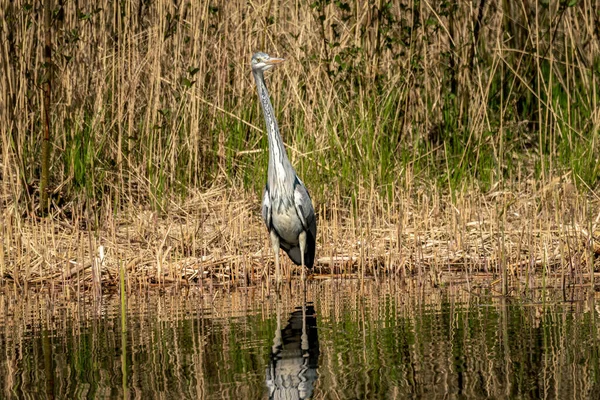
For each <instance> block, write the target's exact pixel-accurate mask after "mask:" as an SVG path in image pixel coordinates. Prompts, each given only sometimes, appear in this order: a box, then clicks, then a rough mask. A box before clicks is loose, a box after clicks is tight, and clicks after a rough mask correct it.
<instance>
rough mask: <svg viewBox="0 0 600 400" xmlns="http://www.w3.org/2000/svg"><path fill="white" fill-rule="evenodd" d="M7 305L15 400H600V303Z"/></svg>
mask: <svg viewBox="0 0 600 400" xmlns="http://www.w3.org/2000/svg"><path fill="white" fill-rule="evenodd" d="M56 297H57V298H56V299H54V300H52V299H51V297H50V296H49V295H48V294H46V293H44V294H39V293H27V294H24V293H18V294H15V292H12V291H11V292H5V293H2V294H1V296H0V398H6V399H12V398H61V399H63V398H64V399H66V398H140V399H150V398H164V399H182V398H208V399H268V398H273V399H298V398H300V399H301V398H314V399H322V398H327V399H389V398H557V399H563V398H599V397H600V384H599V381H600V347H599V343H600V341H599V339H600V331H599V329H598V328H599V325H598V317H599V315H598V313H599V311H600V308H599V307H598V299H597V296H596V293H594V292H593V291H592V292H589V293H587V292H586V291H585V290H584V289H578V291H577V296H576V297H575V296H574V295H573V294H571V296H570V297H568V296H565V295H564V294H563V293H562V292H561V293H560V294H554V293H552V292H551V291H542V290H538V291H535V292H531V293H528V294H527V296H519V298H518V299H517V298H507V299H504V298H501V297H498V296H495V295H494V294H493V293H490V292H488V291H487V290H484V289H479V290H477V289H473V288H472V289H471V290H467V289H466V287H465V286H463V285H460V284H454V285H452V284H449V285H447V286H446V287H444V288H429V287H423V286H420V285H418V284H417V282H409V283H408V284H403V285H400V284H398V283H396V282H393V281H387V282H386V281H384V282H380V283H376V282H371V281H366V282H364V283H363V284H361V283H360V282H358V281H333V280H330V281H325V280H322V281H312V282H310V283H309V286H308V290H307V292H306V294H305V295H303V294H302V291H301V290H300V287H299V286H297V285H295V286H293V287H291V288H290V287H287V288H285V289H284V291H283V292H282V294H281V296H279V297H278V296H273V295H271V296H268V295H267V292H266V289H265V288H263V287H254V288H244V289H236V290H224V289H221V288H220V289H217V288H214V289H213V290H206V289H205V290H204V292H200V291H199V290H197V289H193V290H191V289H190V290H186V291H178V292H175V291H172V292H171V291H166V292H163V293H158V292H153V293H145V294H135V295H134V294H130V295H129V298H128V301H127V315H126V324H125V327H126V329H123V327H124V325H123V323H122V315H121V305H120V300H119V298H118V295H106V296H105V297H104V298H103V300H102V303H101V304H94V303H93V302H91V301H88V300H86V299H81V300H79V301H77V300H73V299H71V300H68V301H67V300H65V299H64V298H62V297H64V296H63V295H57V296H56Z"/></svg>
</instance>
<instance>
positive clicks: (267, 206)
mask: <svg viewBox="0 0 600 400" xmlns="http://www.w3.org/2000/svg"><path fill="white" fill-rule="evenodd" d="M262 217H263V220H264V221H265V224H266V225H267V229H271V199H270V197H269V185H268V184H267V185H265V189H264V190H263V200H262Z"/></svg>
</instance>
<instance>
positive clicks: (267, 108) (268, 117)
mask: <svg viewBox="0 0 600 400" xmlns="http://www.w3.org/2000/svg"><path fill="white" fill-rule="evenodd" d="M252 73H253V75H254V80H255V82H256V88H257V90H258V98H259V100H260V105H261V106H262V110H263V116H264V118H265V124H266V125H267V137H268V139H269V171H268V180H269V186H270V187H274V186H275V182H271V180H272V179H277V180H279V181H280V182H281V181H291V182H293V179H294V177H293V175H294V174H293V172H294V169H293V167H292V164H291V163H290V161H289V159H288V157H287V153H286V151H285V147H284V146H283V140H282V139H281V135H280V134H279V126H278V124H277V119H276V118H275V112H274V110H273V105H272V104H271V100H270V98H269V91H268V90H267V86H266V85H265V80H264V76H263V73H262V71H252ZM290 172H292V173H290Z"/></svg>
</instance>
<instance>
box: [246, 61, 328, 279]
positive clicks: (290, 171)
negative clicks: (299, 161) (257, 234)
mask: <svg viewBox="0 0 600 400" xmlns="http://www.w3.org/2000/svg"><path fill="white" fill-rule="evenodd" d="M283 61H284V60H283V58H276V57H271V56H269V55H268V54H265V53H262V52H258V53H255V54H254V55H253V56H252V74H253V75H254V81H255V82H256V88H257V90H258V99H259V101H260V105H261V107H262V110H263V115H264V118H265V124H266V125H267V136H268V140H269V166H268V170H267V184H266V185H265V189H264V191H263V199H262V217H263V219H264V221H265V224H266V225H267V229H268V230H269V235H270V237H271V246H272V247H273V252H274V253H275V277H276V279H277V284H278V285H279V284H280V283H281V281H282V278H281V271H280V269H279V249H280V248H282V249H283V250H284V251H285V252H286V253H287V255H288V256H289V257H290V259H291V260H292V261H293V262H294V263H295V264H296V265H300V266H301V267H302V281H305V279H306V276H305V271H304V267H307V268H312V267H313V264H314V261H315V239H316V236H317V222H316V219H315V210H314V208H313V205H312V201H311V199H310V195H309V194H308V190H306V186H304V183H302V180H300V178H299V177H298V175H296V171H295V170H294V167H292V164H291V163H290V160H289V159H288V157H287V154H286V151H285V148H284V146H283V141H282V139H281V135H280V133H279V127H278V125H277V119H275V112H274V111H273V106H272V105H271V100H270V99H269V92H268V91H267V87H266V85H265V79H264V72H265V71H267V70H269V69H271V68H273V67H274V66H275V65H277V64H280V63H282V62H283Z"/></svg>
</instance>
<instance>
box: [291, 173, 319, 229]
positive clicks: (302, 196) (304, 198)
mask: <svg viewBox="0 0 600 400" xmlns="http://www.w3.org/2000/svg"><path fill="white" fill-rule="evenodd" d="M294 206H295V207H296V213H298V218H300V222H302V227H303V228H304V230H305V231H307V232H309V233H310V234H312V237H313V239H314V238H315V237H316V236H317V221H316V219H315V209H314V208H313V205H312V201H311V199H310V195H309V194H308V190H306V187H305V186H304V184H303V183H302V181H301V180H300V179H299V178H296V183H295V185H294Z"/></svg>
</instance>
